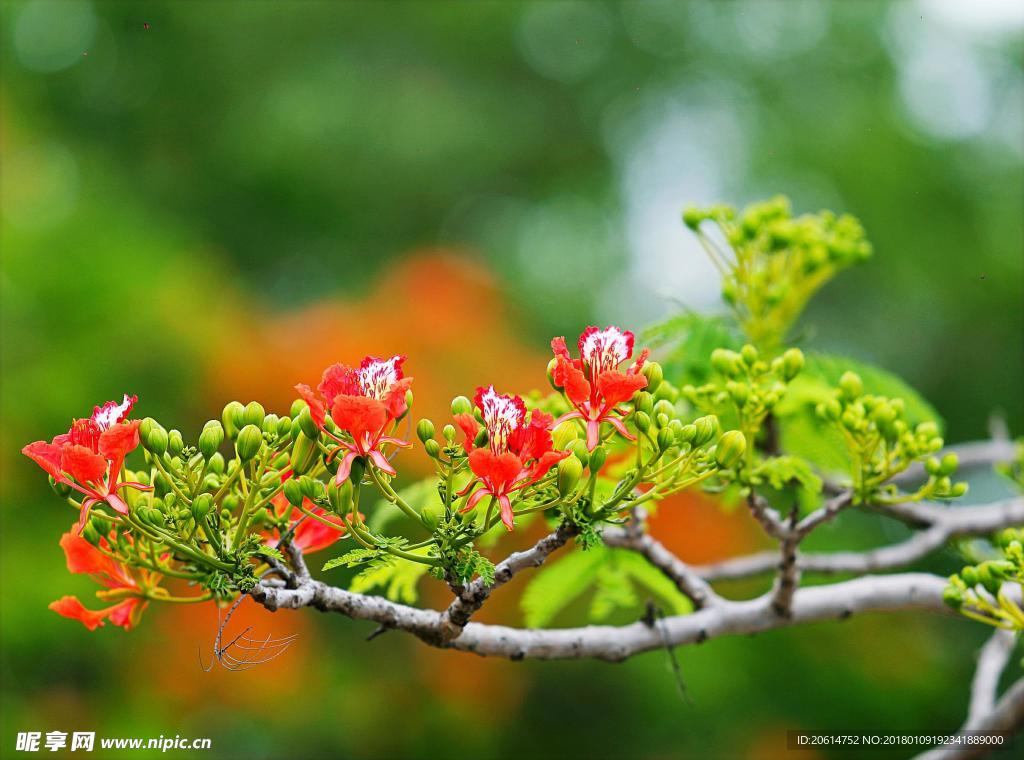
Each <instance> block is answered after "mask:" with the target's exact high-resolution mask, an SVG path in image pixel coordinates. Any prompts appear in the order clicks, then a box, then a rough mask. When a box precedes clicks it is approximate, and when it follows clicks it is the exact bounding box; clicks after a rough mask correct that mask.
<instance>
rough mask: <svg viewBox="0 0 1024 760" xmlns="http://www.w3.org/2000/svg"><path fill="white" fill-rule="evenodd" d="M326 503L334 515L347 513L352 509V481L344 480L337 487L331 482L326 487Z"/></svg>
mask: <svg viewBox="0 0 1024 760" xmlns="http://www.w3.org/2000/svg"><path fill="white" fill-rule="evenodd" d="M327 502H328V503H329V504H330V505H331V509H333V510H334V512H335V513H336V514H339V515H343V514H345V513H346V512H348V511H349V510H350V509H351V508H352V481H350V480H346V481H344V482H342V484H341V485H340V486H339V485H338V484H337V483H335V482H334V480H331V482H330V484H329V485H328V486H327Z"/></svg>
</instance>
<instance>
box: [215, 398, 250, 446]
mask: <svg viewBox="0 0 1024 760" xmlns="http://www.w3.org/2000/svg"><path fill="white" fill-rule="evenodd" d="M220 419H221V422H223V423H224V432H226V433H227V436H228V438H234V437H235V436H236V435H238V431H239V430H241V429H242V427H243V426H244V425H245V407H244V406H242V404H241V402H239V401H232V402H230V403H228V404H226V405H225V406H224V411H222V412H221V415H220Z"/></svg>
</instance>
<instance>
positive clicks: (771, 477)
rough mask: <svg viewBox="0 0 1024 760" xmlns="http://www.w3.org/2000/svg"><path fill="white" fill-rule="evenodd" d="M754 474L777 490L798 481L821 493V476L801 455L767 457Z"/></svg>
mask: <svg viewBox="0 0 1024 760" xmlns="http://www.w3.org/2000/svg"><path fill="white" fill-rule="evenodd" d="M752 474H753V475H754V477H755V478H759V479H760V480H761V481H763V482H767V483H768V485H770V486H771V487H772V488H774V489H775V490H776V491H782V490H783V489H785V488H786V487H788V486H790V485H792V484H793V483H797V484H799V485H800V486H801V487H802V488H803V489H804V490H805V491H809V492H810V493H812V494H817V493H821V487H822V482H821V478H819V477H818V476H817V475H816V474H815V473H814V470H813V469H812V468H811V464H810V462H808V461H807V460H806V459H803V458H801V457H797V456H792V455H788V454H787V455H784V456H780V457H771V458H769V459H765V460H764V461H762V462H760V463H759V464H758V465H757V467H756V468H754V472H753V473H752Z"/></svg>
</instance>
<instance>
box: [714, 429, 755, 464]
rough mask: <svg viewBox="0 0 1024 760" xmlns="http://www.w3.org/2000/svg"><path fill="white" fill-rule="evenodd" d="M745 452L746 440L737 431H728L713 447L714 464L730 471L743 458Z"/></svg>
mask: <svg viewBox="0 0 1024 760" xmlns="http://www.w3.org/2000/svg"><path fill="white" fill-rule="evenodd" d="M746 451H747V439H746V438H744V437H743V433H741V432H740V431H739V430H730V431H728V432H727V433H724V434H723V435H722V437H721V438H719V439H718V445H717V446H715V462H716V463H717V464H718V466H719V467H721V468H723V469H730V468H731V467H732V466H733V465H735V464H736V463H737V462H739V461H740V459H742V458H743V455H744V454H745V453H746Z"/></svg>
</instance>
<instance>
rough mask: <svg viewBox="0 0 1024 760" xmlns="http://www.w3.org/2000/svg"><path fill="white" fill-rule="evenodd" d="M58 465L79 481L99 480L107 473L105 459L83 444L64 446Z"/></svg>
mask: <svg viewBox="0 0 1024 760" xmlns="http://www.w3.org/2000/svg"><path fill="white" fill-rule="evenodd" d="M60 466H61V469H62V470H64V471H65V472H67V473H69V474H70V475H71V477H73V478H74V479H75V480H77V481H78V482H79V483H89V482H92V481H100V480H102V479H103V476H104V475H106V474H107V460H106V459H104V458H103V457H101V456H100V455H99V454H94V453H93V452H92V451H91V450H90V449H88V448H86V447H85V446H78V445H71V446H65V447H64V449H63V451H61V461H60Z"/></svg>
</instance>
